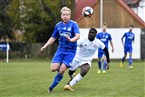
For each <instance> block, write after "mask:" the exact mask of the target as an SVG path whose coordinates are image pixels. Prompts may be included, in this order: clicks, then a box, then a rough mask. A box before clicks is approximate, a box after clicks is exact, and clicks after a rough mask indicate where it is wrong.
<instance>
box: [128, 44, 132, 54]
mask: <svg viewBox="0 0 145 97" xmlns="http://www.w3.org/2000/svg"><path fill="white" fill-rule="evenodd" d="M132 50H133V48H132V45H130V46H129V48H128V52H129V53H132Z"/></svg>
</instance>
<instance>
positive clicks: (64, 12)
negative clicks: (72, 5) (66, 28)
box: [60, 7, 71, 23]
mask: <svg viewBox="0 0 145 97" xmlns="http://www.w3.org/2000/svg"><path fill="white" fill-rule="evenodd" d="M60 12H61V19H62V21H63V22H64V23H67V22H68V21H69V20H70V17H71V10H70V9H69V8H68V7H62V9H61V11H60Z"/></svg>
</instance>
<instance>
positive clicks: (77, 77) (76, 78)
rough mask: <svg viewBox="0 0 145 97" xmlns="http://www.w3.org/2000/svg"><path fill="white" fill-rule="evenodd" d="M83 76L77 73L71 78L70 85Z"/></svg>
mask: <svg viewBox="0 0 145 97" xmlns="http://www.w3.org/2000/svg"><path fill="white" fill-rule="evenodd" d="M82 78H83V77H82V76H81V75H80V73H79V74H77V75H76V76H75V77H74V78H73V79H72V81H70V82H69V85H70V86H73V85H75V84H76V83H77V82H79V81H80V80H81V79H82Z"/></svg>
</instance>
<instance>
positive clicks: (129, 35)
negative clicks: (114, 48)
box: [120, 25, 135, 69]
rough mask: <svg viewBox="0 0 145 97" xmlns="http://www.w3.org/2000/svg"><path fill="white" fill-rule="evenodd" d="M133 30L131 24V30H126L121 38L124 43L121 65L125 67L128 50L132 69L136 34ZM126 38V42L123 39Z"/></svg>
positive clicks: (129, 63)
mask: <svg viewBox="0 0 145 97" xmlns="http://www.w3.org/2000/svg"><path fill="white" fill-rule="evenodd" d="M132 30H133V25H130V27H129V31H128V32H126V33H125V34H124V35H123V36H122V38H121V41H122V44H123V45H124V57H123V58H122V60H121V62H120V67H123V62H124V61H125V58H126V56H127V52H129V59H128V65H129V68H130V69H132V68H133V66H132V42H134V38H135V34H134V33H133V32H132ZM124 38H125V42H124V41H123V39H124Z"/></svg>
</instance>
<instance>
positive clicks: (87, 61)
mask: <svg viewBox="0 0 145 97" xmlns="http://www.w3.org/2000/svg"><path fill="white" fill-rule="evenodd" d="M86 63H87V64H88V65H89V66H90V67H91V65H92V64H91V60H83V61H81V63H80V66H82V65H83V64H86Z"/></svg>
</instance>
